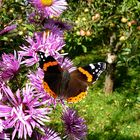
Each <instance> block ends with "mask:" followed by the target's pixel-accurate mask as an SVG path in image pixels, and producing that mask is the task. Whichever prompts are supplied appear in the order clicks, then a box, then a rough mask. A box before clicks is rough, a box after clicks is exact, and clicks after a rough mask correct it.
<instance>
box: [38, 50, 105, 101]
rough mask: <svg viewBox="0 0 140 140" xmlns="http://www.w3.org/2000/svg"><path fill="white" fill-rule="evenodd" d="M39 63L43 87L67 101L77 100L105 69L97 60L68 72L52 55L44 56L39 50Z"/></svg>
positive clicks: (56, 96)
mask: <svg viewBox="0 0 140 140" xmlns="http://www.w3.org/2000/svg"><path fill="white" fill-rule="evenodd" d="M39 58H40V61H39V65H40V68H42V69H43V71H44V79H43V87H44V89H45V91H46V92H47V93H49V94H50V95H51V96H52V97H54V98H62V99H66V100H67V101H68V102H72V103H73V102H78V101H80V100H82V99H83V98H84V97H85V96H86V94H87V89H88V86H90V85H91V84H92V83H94V82H95V81H96V80H97V79H98V77H99V75H100V74H101V73H102V72H103V71H104V70H105V67H106V64H105V63H103V62H98V63H96V64H89V65H88V66H85V67H79V68H77V69H76V70H74V71H72V72H69V71H68V70H64V69H63V68H61V67H60V65H59V64H58V62H57V61H56V60H55V59H54V58H53V57H52V56H48V57H45V54H44V53H42V52H39Z"/></svg>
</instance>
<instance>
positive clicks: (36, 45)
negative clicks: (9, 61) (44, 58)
mask: <svg viewBox="0 0 140 140" xmlns="http://www.w3.org/2000/svg"><path fill="white" fill-rule="evenodd" d="M26 41H27V42H28V43H29V44H30V45H29V46H25V45H23V46H22V47H21V49H22V51H19V53H20V54H21V55H22V56H28V57H30V58H27V59H25V60H24V61H23V62H22V63H24V64H26V65H27V66H32V65H34V64H35V63H37V62H38V61H39V58H38V56H37V52H38V51H42V52H45V53H46V54H48V55H59V53H58V51H59V50H61V49H62V48H63V46H64V45H65V43H64V40H63V37H62V36H58V35H54V34H52V33H50V34H49V35H47V33H46V32H44V33H43V37H42V36H40V35H39V34H37V33H35V36H34V38H31V37H28V39H27V40H26Z"/></svg>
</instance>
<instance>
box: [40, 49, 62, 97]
mask: <svg viewBox="0 0 140 140" xmlns="http://www.w3.org/2000/svg"><path fill="white" fill-rule="evenodd" d="M38 54H39V59H40V60H39V66H40V68H41V69H43V71H44V79H43V87H44V89H45V91H46V92H47V93H49V94H50V95H51V96H52V97H54V98H56V97H57V96H58V95H59V93H60V87H61V81H62V72H63V70H62V68H61V67H60V66H59V64H58V62H57V61H56V60H55V59H54V58H53V57H52V56H48V57H45V54H44V53H43V52H38Z"/></svg>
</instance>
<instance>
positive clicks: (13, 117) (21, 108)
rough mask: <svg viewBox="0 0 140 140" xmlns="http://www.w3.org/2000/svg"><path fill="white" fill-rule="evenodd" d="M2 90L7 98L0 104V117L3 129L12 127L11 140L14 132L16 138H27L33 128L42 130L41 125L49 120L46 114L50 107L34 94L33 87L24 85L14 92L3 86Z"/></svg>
mask: <svg viewBox="0 0 140 140" xmlns="http://www.w3.org/2000/svg"><path fill="white" fill-rule="evenodd" d="M4 92H5V94H6V96H7V98H8V100H7V102H3V103H1V104H0V117H3V118H5V120H4V124H5V129H8V128H13V133H12V140H13V139H14V138H15V135H16V133H18V138H24V139H27V136H29V137H31V135H32V132H33V130H34V129H35V128H38V129H40V130H42V131H43V129H42V126H43V125H45V122H48V121H49V120H50V119H49V117H48V116H47V115H48V114H49V113H50V111H51V110H52V109H51V108H49V107H46V106H45V105H46V103H47V101H45V102H41V101H40V98H39V97H35V96H34V94H35V92H36V91H35V89H34V88H33V87H31V86H29V85H26V87H25V88H24V89H23V90H22V91H20V90H17V91H16V93H15V94H13V92H12V91H11V89H10V88H9V87H6V88H4Z"/></svg>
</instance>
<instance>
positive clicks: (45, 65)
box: [43, 61, 58, 71]
mask: <svg viewBox="0 0 140 140" xmlns="http://www.w3.org/2000/svg"><path fill="white" fill-rule="evenodd" d="M55 65H58V62H57V61H52V62H48V63H45V64H44V65H43V70H44V71H47V68H48V67H50V66H55Z"/></svg>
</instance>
